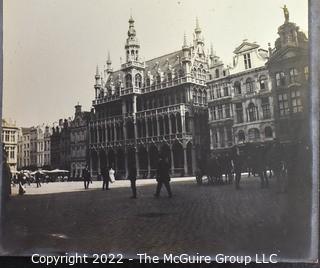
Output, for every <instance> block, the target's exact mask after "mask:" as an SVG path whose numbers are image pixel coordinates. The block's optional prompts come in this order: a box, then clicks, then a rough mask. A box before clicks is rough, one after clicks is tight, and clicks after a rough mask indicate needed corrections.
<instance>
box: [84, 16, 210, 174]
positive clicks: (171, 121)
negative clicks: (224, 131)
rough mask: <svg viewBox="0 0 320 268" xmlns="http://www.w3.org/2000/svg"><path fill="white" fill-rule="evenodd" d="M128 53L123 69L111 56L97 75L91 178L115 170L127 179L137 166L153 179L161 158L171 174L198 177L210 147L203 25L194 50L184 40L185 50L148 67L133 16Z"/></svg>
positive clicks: (206, 67) (126, 47) (130, 24)
mask: <svg viewBox="0 0 320 268" xmlns="http://www.w3.org/2000/svg"><path fill="white" fill-rule="evenodd" d="M125 52H126V62H125V63H123V64H122V65H121V69H120V70H118V71H113V70H112V67H111V60H110V57H108V60H107V68H106V69H105V70H104V73H103V74H100V73H99V70H98V69H97V72H96V76H95V80H96V83H95V100H94V101H93V106H94V112H93V114H92V118H91V121H90V123H89V128H90V137H89V150H90V169H91V172H92V174H93V175H96V174H98V173H99V172H101V169H102V168H105V167H106V166H113V167H114V168H115V169H116V171H117V174H118V176H121V175H122V176H124V175H126V172H127V171H128V166H129V165H130V164H135V165H136V168H137V171H138V174H139V176H140V177H152V176H153V174H154V171H155V169H156V165H157V161H158V155H159V154H160V153H161V154H162V155H164V156H165V157H166V158H167V159H168V160H169V163H170V165H171V172H172V174H174V175H184V174H193V173H194V172H195V169H196V165H197V161H201V159H202V158H204V157H205V151H206V150H207V148H208V137H207V136H208V135H207V91H206V78H207V75H208V57H207V55H206V53H205V50H204V42H203V38H202V35H201V29H200V27H199V23H198V21H197V23H196V28H195V31H194V40H193V43H192V44H191V45H188V44H187V40H186V37H184V43H183V46H182V49H180V50H178V51H176V52H173V53H170V54H167V55H164V56H161V57H158V58H155V59H152V60H149V61H146V62H144V61H142V60H141V57H140V43H139V41H138V39H137V37H136V31H135V28H134V20H133V18H132V17H131V18H130V20H129V31H128V38H127V41H126V45H125Z"/></svg>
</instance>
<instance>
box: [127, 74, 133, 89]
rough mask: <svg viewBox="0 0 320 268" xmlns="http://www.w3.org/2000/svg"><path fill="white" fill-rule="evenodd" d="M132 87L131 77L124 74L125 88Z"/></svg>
mask: <svg viewBox="0 0 320 268" xmlns="http://www.w3.org/2000/svg"><path fill="white" fill-rule="evenodd" d="M130 87H132V77H131V74H127V75H126V88H130Z"/></svg>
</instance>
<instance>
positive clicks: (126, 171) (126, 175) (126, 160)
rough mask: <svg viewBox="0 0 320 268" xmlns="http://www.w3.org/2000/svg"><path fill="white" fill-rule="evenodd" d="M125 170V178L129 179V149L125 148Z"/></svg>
mask: <svg viewBox="0 0 320 268" xmlns="http://www.w3.org/2000/svg"><path fill="white" fill-rule="evenodd" d="M124 168H125V177H126V178H127V177H128V171H129V167H128V151H127V148H126V147H125V148H124Z"/></svg>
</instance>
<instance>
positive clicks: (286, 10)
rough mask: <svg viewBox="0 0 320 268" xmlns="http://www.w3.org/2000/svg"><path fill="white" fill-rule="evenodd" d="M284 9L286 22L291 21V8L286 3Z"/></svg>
mask: <svg viewBox="0 0 320 268" xmlns="http://www.w3.org/2000/svg"><path fill="white" fill-rule="evenodd" d="M282 9H283V14H284V19H285V22H286V23H287V22H289V10H288V8H287V6H286V5H284V7H282Z"/></svg>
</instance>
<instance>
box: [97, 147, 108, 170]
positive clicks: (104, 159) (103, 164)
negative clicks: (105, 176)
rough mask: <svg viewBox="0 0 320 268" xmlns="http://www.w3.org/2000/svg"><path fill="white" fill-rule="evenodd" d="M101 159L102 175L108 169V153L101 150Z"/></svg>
mask: <svg viewBox="0 0 320 268" xmlns="http://www.w3.org/2000/svg"><path fill="white" fill-rule="evenodd" d="M99 157H100V174H101V173H102V171H103V170H106V169H107V168H108V162H107V155H106V152H105V151H104V150H100V152H99Z"/></svg>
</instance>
